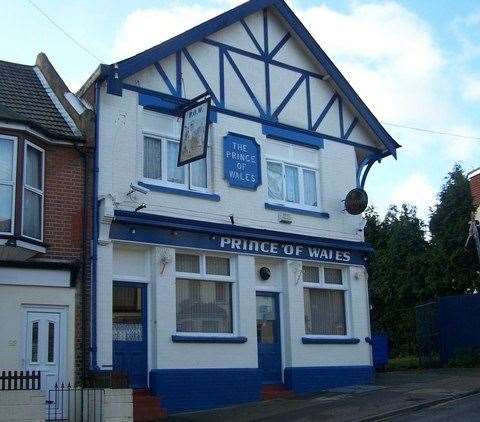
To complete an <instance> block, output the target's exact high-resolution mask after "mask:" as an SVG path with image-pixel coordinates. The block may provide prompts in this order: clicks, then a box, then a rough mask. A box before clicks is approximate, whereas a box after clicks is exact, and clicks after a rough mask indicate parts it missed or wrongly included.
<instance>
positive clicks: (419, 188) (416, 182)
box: [390, 173, 436, 221]
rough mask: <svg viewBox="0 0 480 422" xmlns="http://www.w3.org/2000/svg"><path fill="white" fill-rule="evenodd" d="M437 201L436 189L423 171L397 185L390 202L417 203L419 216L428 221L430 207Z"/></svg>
mask: <svg viewBox="0 0 480 422" xmlns="http://www.w3.org/2000/svg"><path fill="white" fill-rule="evenodd" d="M435 201H436V194H435V190H434V188H433V186H432V185H431V184H430V183H429V182H428V180H427V179H426V177H425V176H424V175H423V174H421V173H414V174H412V175H411V176H409V177H408V178H407V179H405V180H404V181H403V182H402V183H400V184H398V185H397V186H395V187H394V188H393V191H392V195H391V197H390V203H394V204H403V203H407V204H410V205H415V206H416V207H417V214H418V216H419V217H420V218H422V219H423V220H424V221H428V216H429V214H430V208H431V207H432V206H433V205H434V204H435Z"/></svg>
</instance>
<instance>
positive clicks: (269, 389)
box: [262, 384, 295, 400]
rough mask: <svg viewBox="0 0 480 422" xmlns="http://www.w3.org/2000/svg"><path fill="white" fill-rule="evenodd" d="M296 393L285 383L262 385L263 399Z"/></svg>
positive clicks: (283, 396)
mask: <svg viewBox="0 0 480 422" xmlns="http://www.w3.org/2000/svg"><path fill="white" fill-rule="evenodd" d="M294 395H295V393H294V392H293V391H291V390H288V389H287V387H285V385H284V384H264V385H263V386H262V400H272V399H285V398H289V397H293V396H294Z"/></svg>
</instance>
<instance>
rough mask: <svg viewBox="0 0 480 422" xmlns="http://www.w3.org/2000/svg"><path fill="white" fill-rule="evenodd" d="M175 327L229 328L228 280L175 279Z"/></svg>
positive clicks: (195, 329) (225, 330)
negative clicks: (225, 281) (226, 281)
mask: <svg viewBox="0 0 480 422" xmlns="http://www.w3.org/2000/svg"><path fill="white" fill-rule="evenodd" d="M176 289H177V331H179V332H186V333H190V332H197V333H231V332H232V289H231V283H224V282H216V281H201V280H185V279H177V286H176Z"/></svg>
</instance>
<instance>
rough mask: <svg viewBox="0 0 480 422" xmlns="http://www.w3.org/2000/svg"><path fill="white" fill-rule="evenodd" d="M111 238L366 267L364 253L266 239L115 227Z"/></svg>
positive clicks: (111, 232)
mask: <svg viewBox="0 0 480 422" xmlns="http://www.w3.org/2000/svg"><path fill="white" fill-rule="evenodd" d="M110 238H111V239H118V240H128V241H133V242H143V243H151V244H160V245H171V246H177V247H180V248H182V247H188V248H197V249H208V250H214V251H223V252H229V253H243V254H248V255H263V256H276V257H282V258H289V259H302V260H310V261H319V262H335V263H339V264H352V265H363V264H364V259H363V256H364V253H362V252H358V251H352V250H348V249H346V248H341V247H338V248H336V247H321V246H311V245H308V244H299V243H289V242H274V241H271V240H267V239H262V238H258V239H253V238H246V237H237V236H229V235H212V234H211V233H210V234H208V233H195V232H191V231H186V230H172V229H170V228H163V227H154V226H149V225H137V224H119V223H113V224H112V226H111V228H110Z"/></svg>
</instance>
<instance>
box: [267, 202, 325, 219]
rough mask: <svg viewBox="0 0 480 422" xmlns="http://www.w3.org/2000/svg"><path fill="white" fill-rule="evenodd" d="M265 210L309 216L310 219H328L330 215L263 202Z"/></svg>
mask: <svg viewBox="0 0 480 422" xmlns="http://www.w3.org/2000/svg"><path fill="white" fill-rule="evenodd" d="M265 209H267V210H273V211H284V212H291V213H292V214H301V215H309V216H311V217H317V218H330V214H329V213H328V212H321V211H312V210H305V209H303V208H296V207H288V206H286V205H278V204H271V203H269V202H265Z"/></svg>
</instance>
